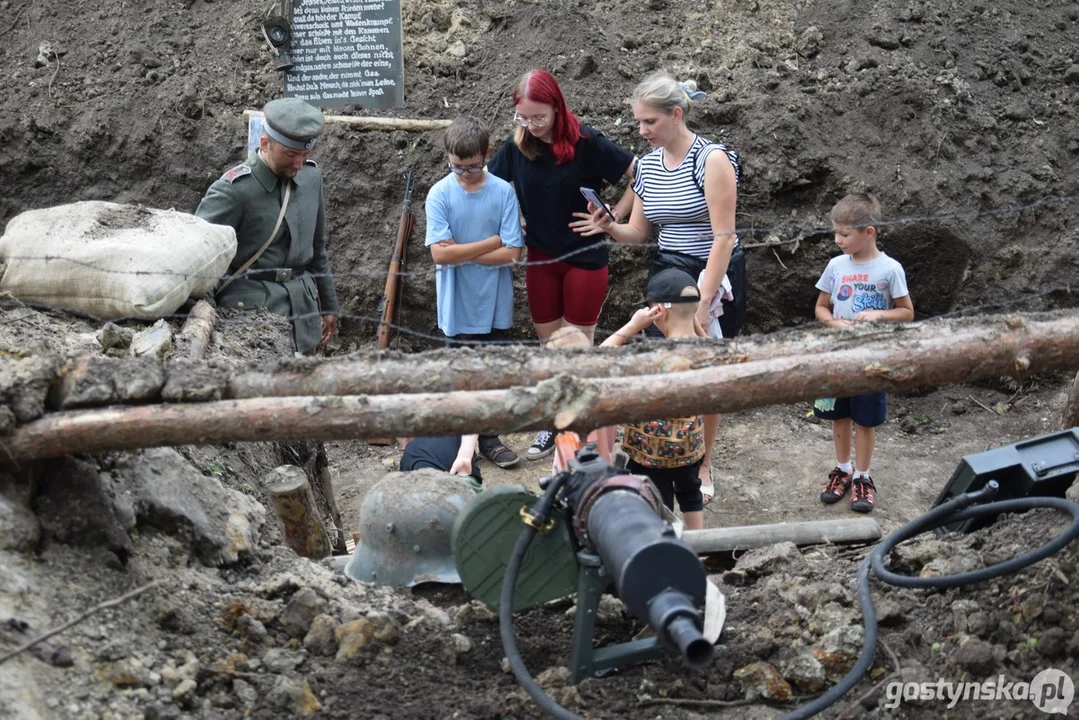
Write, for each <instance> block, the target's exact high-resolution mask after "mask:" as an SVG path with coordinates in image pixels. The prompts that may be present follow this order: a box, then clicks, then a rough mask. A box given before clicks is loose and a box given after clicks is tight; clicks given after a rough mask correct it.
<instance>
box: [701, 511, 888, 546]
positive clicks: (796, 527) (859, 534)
mask: <svg viewBox="0 0 1079 720" xmlns="http://www.w3.org/2000/svg"><path fill="white" fill-rule="evenodd" d="M880 536H881V532H880V525H878V524H877V521H876V520H874V519H873V518H868V517H866V518H854V519H844V520H814V521H811V522H793V523H777V524H774V525H747V526H744V527H728V528H706V529H704V530H686V531H684V532H683V533H682V540H683V541H684V542H685V543H686V544H687V545H689V546H690V547H691V548H693V550H694V551H695V552H696V553H697V554H698V555H708V554H709V553H719V552H730V551H732V550H749V549H751V548H758V547H765V546H768V545H775V544H776V543H781V542H792V543H794V544H795V545H798V546H799V547H801V546H803V545H819V544H821V543H831V544H840V543H862V542H866V543H868V542H876V541H877V540H880Z"/></svg>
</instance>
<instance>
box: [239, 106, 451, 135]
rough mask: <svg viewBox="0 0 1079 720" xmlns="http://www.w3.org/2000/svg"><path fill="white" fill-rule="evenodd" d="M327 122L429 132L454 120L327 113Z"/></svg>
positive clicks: (246, 113)
mask: <svg viewBox="0 0 1079 720" xmlns="http://www.w3.org/2000/svg"><path fill="white" fill-rule="evenodd" d="M251 113H252V111H251V110H244V115H243V117H244V122H248V121H249V120H250V119H251ZM325 118H326V122H328V123H337V124H341V125H348V126H350V127H353V128H355V129H356V130H407V131H409V132H427V131H430V130H445V129H446V128H448V127H449V126H450V124H451V123H452V122H453V121H452V120H418V119H413V118H395V117H362V116H358V115H326V116H325Z"/></svg>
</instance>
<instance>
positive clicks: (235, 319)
mask: <svg viewBox="0 0 1079 720" xmlns="http://www.w3.org/2000/svg"><path fill="white" fill-rule="evenodd" d="M1075 291H1076V287H1074V286H1072V285H1071V284H1062V285H1057V286H1054V287H1052V288H1049V289H1047V290H1043V291H1042V292H1039V293H1030V294H1024V295H1022V296H1017V297H1013V298H1002V299H997V300H993V301H992V302H987V303H982V304H980V305H973V306H969V307H963V308H957V309H955V310H952V311H949V312H946V313H939V314H937V315H929V316H923V317H920V318H918V319H916V320H914V321H913V322H911V323H905V324H906V325H912V324H920V323H923V322H928V321H930V320H945V319H950V318H958V317H964V316H969V315H973V314H977V313H981V312H986V311H994V310H995V311H1000V310H1005V309H1009V308H1013V307H1016V306H1020V305H1024V304H1029V303H1033V302H1036V301H1039V300H1044V299H1046V298H1048V297H1050V296H1053V295H1067V296H1068V297H1071V296H1073V295H1074V294H1075ZM14 308H31V309H34V310H37V311H40V312H43V313H58V314H69V315H74V316H77V317H79V318H82V319H84V320H87V321H91V322H95V323H101V322H124V321H126V320H129V319H130V318H117V319H115V320H112V321H107V320H103V319H100V318H94V317H92V316H89V315H86V314H84V313H78V312H71V311H68V310H62V309H59V308H53V307H45V306H35V305H34V304H33V303H27V302H23V301H19V300H8V299H3V298H0V309H14ZM323 314H328V313H301V314H298V315H277V314H271V316H270V317H269V318H265V317H264V318H263V319H259V318H255V317H251V316H250V315H251V313H250V312H248V311H229V314H228V315H220V314H219V315H218V316H217V318H216V320H215V322H216V323H217V324H221V325H249V326H253V325H265V324H266V322H267V320H269V321H270V322H280V323H281V324H284V323H285V322H294V321H297V320H307V319H311V318H318V317H321V316H322V315H323ZM158 317H159V318H160V319H165V320H176V321H182V320H185V319H186V318H187V315H186V314H185V313H169V314H166V315H161V316H158ZM335 317H337V319H338V320H339V321H341V320H348V321H350V322H351V321H356V322H360V323H364V324H368V325H374V326H376V327H377V326H379V325H382V324H385V325H387V326H388V327H389V328H390V329H391V330H394V331H396V332H397V333H399V334H400V335H407V336H409V337H414V338H418V339H422V340H427V341H430V342H433V343H435V344H436V345H439V346H443V347H456V346H471V347H474V348H479V347H498V346H516V347H519V346H534V347H540V346H542V345H543V344H544V343H543V342H541V341H540V340H538V339H537V338H508V337H507V338H505V339H483V340H473V339H464V338H460V339H458V338H449V337H447V336H446V335H443V334H437V335H436V334H434V333H430V332H425V331H423V330H416V329H415V328H412V327H409V326H406V325H401V324H399V323H396V322H386V323H383V321H382V319H381V317H378V316H372V315H357V314H351V313H339V314H337V315H336V316H335ZM23 319H26V318H18V319H17V320H23ZM626 320H627V321H628V320H629V316H627V317H626ZM8 322H14V321H12V320H10V319H8ZM141 322H147V323H148V322H150V321H146V320H143V321H141ZM867 325H869V323H867ZM820 327H821V323H820V322H819V321H818V320H815V319H807V320H806V321H805V322H802V323H797V324H793V325H787V326H785V327H783V328H780V329H777V330H772V331H770V332H767V333H758V334H756V335H739V336H737V337H734V338H682V339H669V338H665V337H651V336H647V335H644V334H634V335H631V336H625V335H623V336H622V337H626V338H627V339H631V340H633V341H635V342H643V343H651V344H656V345H664V344H674V343H678V342H686V341H689V342H700V343H711V342H722V343H724V344H728V345H730V346H732V347H733V348H734V350H735V351H737V348H738V345H739V343H740V342H741V341H743V340H748V339H749V338H752V339H753V341H754V342H756V341H758V340H768V339H779V338H782V337H783V336H784V335H794V334H797V333H800V332H802V331H804V330H806V329H809V328H820ZM620 329H621V328H618V329H614V330H611V329H609V328H599V327H597V328H596V331H595V332H596V335H597V337H603V338H607V337H611V336H615V335H618V334H619V330H620Z"/></svg>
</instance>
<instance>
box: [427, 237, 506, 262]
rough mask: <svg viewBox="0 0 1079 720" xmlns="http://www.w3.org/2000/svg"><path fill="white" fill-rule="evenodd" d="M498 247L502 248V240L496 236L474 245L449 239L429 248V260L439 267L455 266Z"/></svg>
mask: <svg viewBox="0 0 1079 720" xmlns="http://www.w3.org/2000/svg"><path fill="white" fill-rule="evenodd" d="M500 247H502V238H500V237H499V236H498V235H492V236H491V237H488V238H484V239H483V240H480V241H479V242H474V243H458V242H456V241H455V240H453V239H452V238H451V239H449V240H443V241H442V242H437V243H435V244H434V245H432V246H431V259H432V260H434V261H435V262H436V263H438V264H439V265H457V264H460V263H463V262H469V261H470V260H475V259H476V258H478V257H479V256H481V255H484V254H486V253H489V252H491V251H492V250H497V249H498V248H500Z"/></svg>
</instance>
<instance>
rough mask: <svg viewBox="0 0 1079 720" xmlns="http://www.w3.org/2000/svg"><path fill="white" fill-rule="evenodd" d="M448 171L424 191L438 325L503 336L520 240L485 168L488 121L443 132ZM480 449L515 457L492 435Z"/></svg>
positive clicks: (506, 202) (509, 193) (461, 335)
mask: <svg viewBox="0 0 1079 720" xmlns="http://www.w3.org/2000/svg"><path fill="white" fill-rule="evenodd" d="M445 146H446V153H447V154H448V156H449V169H450V173H449V174H448V175H446V177H444V178H442V179H441V180H439V181H438V182H437V183H435V184H434V186H432V187H431V190H430V192H429V193H428V194H427V202H426V209H427V239H426V246H427V247H429V248H430V249H431V258H432V259H433V260H434V261H435V264H436V273H435V292H436V295H437V298H438V328H439V330H441V331H442V334H443V335H445V336H446V344H447V345H451V346H452V345H464V344H474V343H482V342H491V341H496V340H499V339H502V338H504V337H505V335H506V331H507V330H508V329H509V328H510V327H512V326H513V276H512V274H511V272H510V268H509V265H510V264H511V263H513V262H516V261H518V260H520V258H521V248H522V247H523V246H524V238H523V237H522V235H521V224H520V221H519V220H518V210H517V196H516V195H515V194H514V192H513V186H511V185H510V184H509V183H508V182H506V181H505V180H502V179H501V178H497V177H495V176H493V175H489V174H488V173H487V170H486V168H485V167H484V164H485V163H486V161H487V158H488V156H490V154H491V145H490V135H489V133H488V130H487V128H486V126H484V125H483V123H482V122H480V121H479V120H477V119H476V118H474V117H470V116H462V117H459V118H457V119H456V120H454V121H453V124H452V125H450V127H449V129H447V130H446V140H445ZM479 451H480V454H482V455H483V456H484V457H486V458H487V459H488V460H490V461H491V462H493V463H494V464H496V465H498V466H499V467H503V468H506V467H512V466H514V465H516V464H517V463H518V462H520V458H519V457H518V456H517V454H516V453H515V452H513V451H512V450H510V449H509V448H507V447H506V446H505V445H503V444H502V442H501V441H500V440H499V439H498V438H497V437H486V436H481V437H480V439H479Z"/></svg>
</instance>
